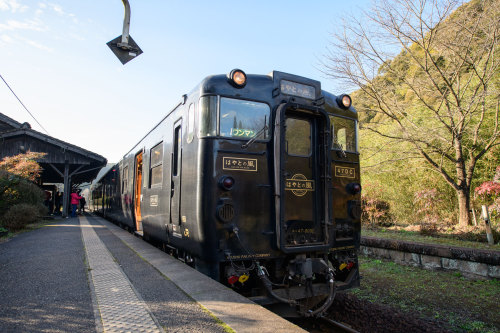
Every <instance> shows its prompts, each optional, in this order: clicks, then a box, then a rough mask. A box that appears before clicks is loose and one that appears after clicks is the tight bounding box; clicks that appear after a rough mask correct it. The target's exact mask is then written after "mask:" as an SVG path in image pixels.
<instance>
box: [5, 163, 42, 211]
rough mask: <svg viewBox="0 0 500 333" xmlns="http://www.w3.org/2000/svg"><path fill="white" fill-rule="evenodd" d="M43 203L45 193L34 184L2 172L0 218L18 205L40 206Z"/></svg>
mask: <svg viewBox="0 0 500 333" xmlns="http://www.w3.org/2000/svg"><path fill="white" fill-rule="evenodd" d="M42 202H43V191H42V190H41V189H40V188H39V187H38V186H37V185H36V184H34V183H32V182H30V181H28V180H26V179H24V178H21V177H19V176H16V175H13V174H11V173H9V172H7V171H4V170H0V218H1V217H2V216H3V215H4V214H5V213H6V212H7V211H8V210H9V208H11V207H12V206H14V205H16V204H21V203H26V204H31V205H38V204H41V203H42Z"/></svg>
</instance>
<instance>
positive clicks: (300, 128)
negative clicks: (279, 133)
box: [285, 118, 312, 156]
mask: <svg viewBox="0 0 500 333" xmlns="http://www.w3.org/2000/svg"><path fill="white" fill-rule="evenodd" d="M285 139H286V146H287V153H288V155H294V156H310V155H311V151H312V149H311V123H310V122H309V121H308V120H305V119H297V118H287V119H286V133H285Z"/></svg>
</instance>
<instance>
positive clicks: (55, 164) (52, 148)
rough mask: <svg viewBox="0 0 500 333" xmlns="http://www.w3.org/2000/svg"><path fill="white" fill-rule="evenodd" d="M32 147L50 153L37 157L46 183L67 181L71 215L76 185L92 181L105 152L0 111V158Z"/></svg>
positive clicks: (65, 209) (66, 196)
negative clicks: (60, 137)
mask: <svg viewBox="0 0 500 333" xmlns="http://www.w3.org/2000/svg"><path fill="white" fill-rule="evenodd" d="M28 151H31V152H41V153H46V154H47V155H45V156H44V158H43V159H40V160H37V162H38V163H39V164H40V166H41V167H42V173H41V176H40V185H42V187H43V185H44V184H47V183H52V184H64V190H63V192H64V196H63V202H62V207H63V212H62V215H63V217H66V216H68V206H69V198H70V193H71V188H72V186H73V185H78V184H83V183H87V182H88V183H90V182H91V181H92V180H93V179H94V178H95V177H96V176H97V174H98V172H99V170H101V168H102V167H104V166H105V165H106V162H107V160H106V159H105V158H104V157H102V156H101V155H98V154H96V153H93V152H91V151H88V150H85V149H83V148H80V147H78V146H75V145H72V144H70V143H67V142H64V141H61V140H59V139H56V138H53V137H51V136H48V135H45V134H43V133H40V132H37V131H35V130H33V129H31V126H30V124H29V123H23V124H21V123H19V122H17V121H15V120H13V119H12V118H9V117H7V116H6V115H4V114H2V113H0V160H1V159H3V158H4V157H6V156H15V155H18V154H20V153H25V152H28ZM54 194H55V193H52V195H53V197H54Z"/></svg>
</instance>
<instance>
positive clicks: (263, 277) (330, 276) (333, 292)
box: [255, 262, 336, 317]
mask: <svg viewBox="0 0 500 333" xmlns="http://www.w3.org/2000/svg"><path fill="white" fill-rule="evenodd" d="M255 264H256V266H257V275H258V276H259V278H260V280H261V281H262V284H263V285H264V287H265V288H266V290H267V292H268V293H269V295H271V296H272V297H274V298H275V299H276V300H278V301H280V302H282V303H287V304H290V305H299V304H298V302H297V301H295V300H293V299H286V298H283V297H281V296H278V295H277V294H276V293H275V292H274V291H273V286H272V282H271V281H270V280H269V278H268V277H267V275H266V273H265V272H264V270H263V269H262V267H261V266H260V265H259V262H255ZM328 284H329V286H330V293H329V295H328V298H327V299H326V301H325V302H324V303H323V305H322V306H320V307H319V308H317V309H316V310H307V311H305V312H303V313H302V315H304V316H305V317H314V316H320V315H321V314H323V312H324V311H326V310H327V309H328V308H329V307H330V305H332V303H333V300H334V299H335V295H336V288H335V281H334V279H333V274H332V272H331V271H330V272H329V273H328Z"/></svg>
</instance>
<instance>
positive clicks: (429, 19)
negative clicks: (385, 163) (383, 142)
mask: <svg viewBox="0 0 500 333" xmlns="http://www.w3.org/2000/svg"><path fill="white" fill-rule="evenodd" d="M499 7H500V1H498V0H472V1H470V2H469V3H463V2H462V1H456V0H429V1H426V0H381V1H377V2H375V3H374V6H373V8H372V9H371V10H370V11H366V12H365V13H364V16H363V18H362V19H355V18H350V19H349V20H348V21H347V20H346V21H345V22H344V24H343V32H342V33H339V34H336V35H334V36H333V42H332V45H331V47H330V48H329V54H328V55H327V56H326V57H325V60H324V62H323V66H324V72H325V74H327V75H328V76H330V77H332V78H334V79H337V80H339V79H340V80H342V82H344V83H346V84H349V85H350V86H352V87H354V88H356V89H358V96H359V97H360V98H358V100H357V104H356V105H357V109H358V111H360V112H362V113H364V118H365V119H366V122H365V123H364V124H363V128H365V129H367V130H370V131H373V132H375V133H377V134H379V135H381V136H382V137H384V138H385V139H387V140H389V141H391V142H394V143H403V144H404V145H410V146H411V147H412V149H411V150H409V151H408V152H406V154H408V155H407V157H408V158H410V157H415V155H416V156H418V157H419V158H421V159H422V160H423V161H425V162H426V163H427V164H428V166H429V167H430V168H432V169H433V170H434V171H436V172H438V173H439V174H440V175H441V176H442V177H443V178H444V179H445V181H446V182H447V183H448V184H449V185H450V186H452V187H453V189H454V190H455V191H456V193H457V198H458V207H459V223H460V225H467V224H468V223H469V221H470V212H469V210H470V192H471V183H472V180H473V177H474V169H475V167H476V164H477V162H478V160H480V159H481V158H482V157H483V156H484V154H485V153H486V152H488V151H489V150H491V149H492V148H493V147H495V146H497V145H499V144H500V139H499V137H500V129H499V88H500V73H499V72H500V71H499V63H500V57H499V55H498V51H499V43H498V42H499V32H500V23H499V22H500V11H499Z"/></svg>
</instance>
